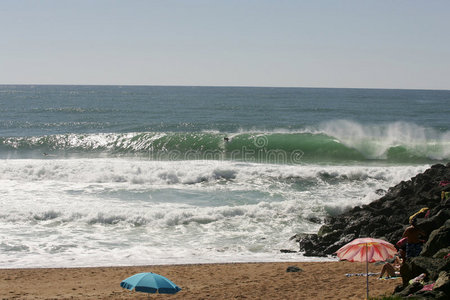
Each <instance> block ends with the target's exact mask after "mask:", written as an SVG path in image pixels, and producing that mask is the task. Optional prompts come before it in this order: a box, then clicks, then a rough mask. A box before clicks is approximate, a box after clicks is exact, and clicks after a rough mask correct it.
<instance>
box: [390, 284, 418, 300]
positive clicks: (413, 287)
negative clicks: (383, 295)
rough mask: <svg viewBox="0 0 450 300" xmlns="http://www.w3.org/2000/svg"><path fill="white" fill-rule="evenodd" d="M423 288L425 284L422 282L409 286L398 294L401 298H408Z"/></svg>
mask: <svg viewBox="0 0 450 300" xmlns="http://www.w3.org/2000/svg"><path fill="white" fill-rule="evenodd" d="M422 288H423V284H421V283H420V282H414V283H413V284H410V285H408V286H407V287H406V288H404V289H403V290H402V291H401V292H400V293H397V294H396V295H397V296H400V297H407V296H409V295H410V294H414V293H415V292H418V291H419V290H421V289H422Z"/></svg>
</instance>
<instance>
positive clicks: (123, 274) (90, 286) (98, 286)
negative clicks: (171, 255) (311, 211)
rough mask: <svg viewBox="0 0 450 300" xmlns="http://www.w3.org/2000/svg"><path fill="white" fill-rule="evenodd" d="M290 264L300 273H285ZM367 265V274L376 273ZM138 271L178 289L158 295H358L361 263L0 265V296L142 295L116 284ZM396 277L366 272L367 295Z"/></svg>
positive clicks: (361, 293)
mask: <svg viewBox="0 0 450 300" xmlns="http://www.w3.org/2000/svg"><path fill="white" fill-rule="evenodd" d="M289 266H296V267H299V268H301V269H302V271H301V272H286V269H287V267H289ZM380 269H381V266H380V265H374V264H371V265H370V266H369V272H374V273H375V272H379V270H380ZM139 272H154V273H158V274H161V275H163V276H166V277H168V278H169V279H171V280H172V281H173V282H174V283H176V284H177V285H178V286H180V287H181V288H182V290H181V291H180V292H179V293H178V294H176V295H164V294H151V295H150V297H151V298H159V299H164V298H167V299H364V298H365V295H366V294H365V293H366V278H365V277H364V276H352V277H346V276H345V274H347V273H363V272H365V266H364V264H362V263H350V262H302V263H296V262H283V263H236V264H234V263H230V264H200V265H169V266H137V267H98V268H55V269H44V268H42V269H41V268H37V269H2V270H0V296H1V297H0V298H1V299H148V297H149V294H144V293H138V292H134V291H133V292H130V291H128V290H125V289H123V288H121V287H120V282H121V281H122V280H123V279H125V278H127V277H129V276H131V275H133V274H135V273H139ZM400 283H401V279H391V280H379V279H378V278H377V276H369V288H370V296H371V297H375V296H382V295H390V294H392V291H393V290H394V288H395V286H396V285H398V284H400Z"/></svg>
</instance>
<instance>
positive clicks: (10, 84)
mask: <svg viewBox="0 0 450 300" xmlns="http://www.w3.org/2000/svg"><path fill="white" fill-rule="evenodd" d="M0 86H105V87H107V86H111V87H112V86H116V87H117V86H128V87H200V88H202V87H205V88H208V87H211V88H279V89H283V88H286V89H352V90H358V89H359V90H411V91H450V88H449V89H443V88H439V89H434V88H382V87H329V86H268V85H267V86H263V85H184V84H95V83H84V84H77V83H0Z"/></svg>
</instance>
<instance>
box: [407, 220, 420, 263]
mask: <svg viewBox="0 0 450 300" xmlns="http://www.w3.org/2000/svg"><path fill="white" fill-rule="evenodd" d="M416 226H417V219H416V218H414V219H412V220H411V226H408V227H407V228H406V229H405V231H404V232H403V237H406V238H408V241H407V242H406V258H410V257H416V256H419V255H420V252H421V251H422V241H421V240H420V237H422V236H425V232H423V231H422V230H420V229H419V228H417V227H416Z"/></svg>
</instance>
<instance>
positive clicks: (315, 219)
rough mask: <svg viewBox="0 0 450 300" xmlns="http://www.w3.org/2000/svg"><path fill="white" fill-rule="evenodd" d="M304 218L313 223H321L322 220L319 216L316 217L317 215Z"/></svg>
mask: <svg viewBox="0 0 450 300" xmlns="http://www.w3.org/2000/svg"><path fill="white" fill-rule="evenodd" d="M306 220H308V221H309V222H311V223H315V224H320V223H322V220H321V219H320V218H317V217H314V216H312V217H308V218H307V219H306Z"/></svg>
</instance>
